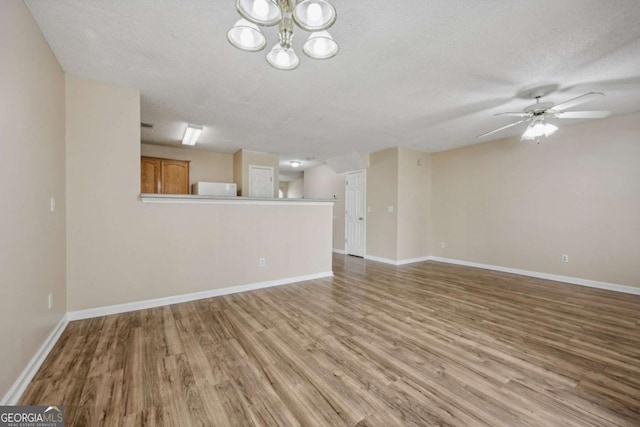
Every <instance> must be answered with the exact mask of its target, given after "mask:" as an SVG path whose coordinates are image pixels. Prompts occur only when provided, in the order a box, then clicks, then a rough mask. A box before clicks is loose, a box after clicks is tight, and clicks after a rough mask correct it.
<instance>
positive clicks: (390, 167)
mask: <svg viewBox="0 0 640 427" xmlns="http://www.w3.org/2000/svg"><path fill="white" fill-rule="evenodd" d="M367 206H368V212H367V248H366V254H367V255H372V256H377V257H381V258H387V259H392V260H395V259H396V256H397V251H398V233H397V230H398V217H397V206H398V149H397V148H389V149H387V150H382V151H378V152H376V153H371V154H370V156H369V169H367ZM389 206H392V207H393V212H389V211H388V207H389Z"/></svg>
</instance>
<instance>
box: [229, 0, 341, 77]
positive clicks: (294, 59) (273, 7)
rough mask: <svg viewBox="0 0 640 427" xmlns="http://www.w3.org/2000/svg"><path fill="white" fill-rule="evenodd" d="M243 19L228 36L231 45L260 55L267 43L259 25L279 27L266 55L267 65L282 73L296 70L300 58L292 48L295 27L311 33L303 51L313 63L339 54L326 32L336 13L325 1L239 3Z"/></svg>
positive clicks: (256, 0)
mask: <svg viewBox="0 0 640 427" xmlns="http://www.w3.org/2000/svg"><path fill="white" fill-rule="evenodd" d="M236 9H237V10H238V13H240V15H241V16H242V19H240V20H239V21H238V22H236V23H235V25H234V26H233V27H232V28H231V29H230V30H229V32H228V33H227V39H228V40H229V42H230V43H231V44H232V45H233V46H235V47H237V48H238V49H240V50H244V51H247V52H258V51H260V50H262V49H264V47H265V46H266V45H267V39H266V38H265V36H264V35H263V34H262V32H261V31H260V28H259V27H258V25H262V26H265V27H271V26H273V25H276V24H278V36H279V39H280V40H279V41H278V43H277V44H276V45H275V46H274V47H273V48H272V49H271V51H269V53H267V62H268V63H269V64H270V65H271V66H272V67H274V68H277V69H279V70H293V69H295V68H297V67H298V65H299V64H300V58H298V55H296V53H295V52H294V50H293V48H292V47H291V40H292V39H293V29H294V23H295V24H296V25H297V26H298V27H300V28H301V29H303V30H305V31H309V32H311V35H310V36H309V39H308V40H307V41H306V42H305V43H304V46H303V47H302V50H303V52H304V53H305V54H306V55H307V56H308V57H310V58H313V59H329V58H333V57H334V56H336V54H337V53H338V50H339V48H338V43H336V42H335V41H334V40H333V38H332V37H331V35H330V34H329V33H328V32H327V31H326V30H327V29H328V28H329V27H331V26H332V25H333V23H334V22H335V21H336V9H335V8H334V7H333V5H331V3H329V2H328V1H326V0H237V1H236Z"/></svg>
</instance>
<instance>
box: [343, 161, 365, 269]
mask: <svg viewBox="0 0 640 427" xmlns="http://www.w3.org/2000/svg"><path fill="white" fill-rule="evenodd" d="M357 173H362V174H364V189H363V195H364V197H363V200H364V206H363V209H362V218H363V220H362V226H363V227H364V230H363V233H362V234H363V236H364V238H363V239H362V240H363V242H362V245H363V247H362V258H364V257H365V255H366V254H367V170H366V169H361V170H357V171H351V172H347V173H345V174H344V209H345V210H344V253H345V254H347V255H349V249H348V248H347V236H348V232H349V231H348V227H349V222H348V218H347V206H348V204H347V194H348V189H347V187H348V186H347V178H348V177H349V175H354V174H357ZM356 256H358V255H356Z"/></svg>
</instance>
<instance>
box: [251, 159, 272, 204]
mask: <svg viewBox="0 0 640 427" xmlns="http://www.w3.org/2000/svg"><path fill="white" fill-rule="evenodd" d="M253 169H271V198H275V197H276V196H275V193H274V189H275V187H274V185H275V180H276V176H275V170H274V169H273V167H272V166H261V165H249V196H250V197H253V196H252V194H253V180H252V179H251V171H252V170H253Z"/></svg>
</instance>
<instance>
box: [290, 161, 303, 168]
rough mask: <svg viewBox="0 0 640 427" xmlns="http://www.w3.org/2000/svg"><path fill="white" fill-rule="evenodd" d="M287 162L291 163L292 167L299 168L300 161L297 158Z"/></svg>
mask: <svg viewBox="0 0 640 427" xmlns="http://www.w3.org/2000/svg"><path fill="white" fill-rule="evenodd" d="M289 163H291V166H292V167H294V168H299V167H300V165H301V164H302V162H299V161H297V160H292V161H290V162H289Z"/></svg>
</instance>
